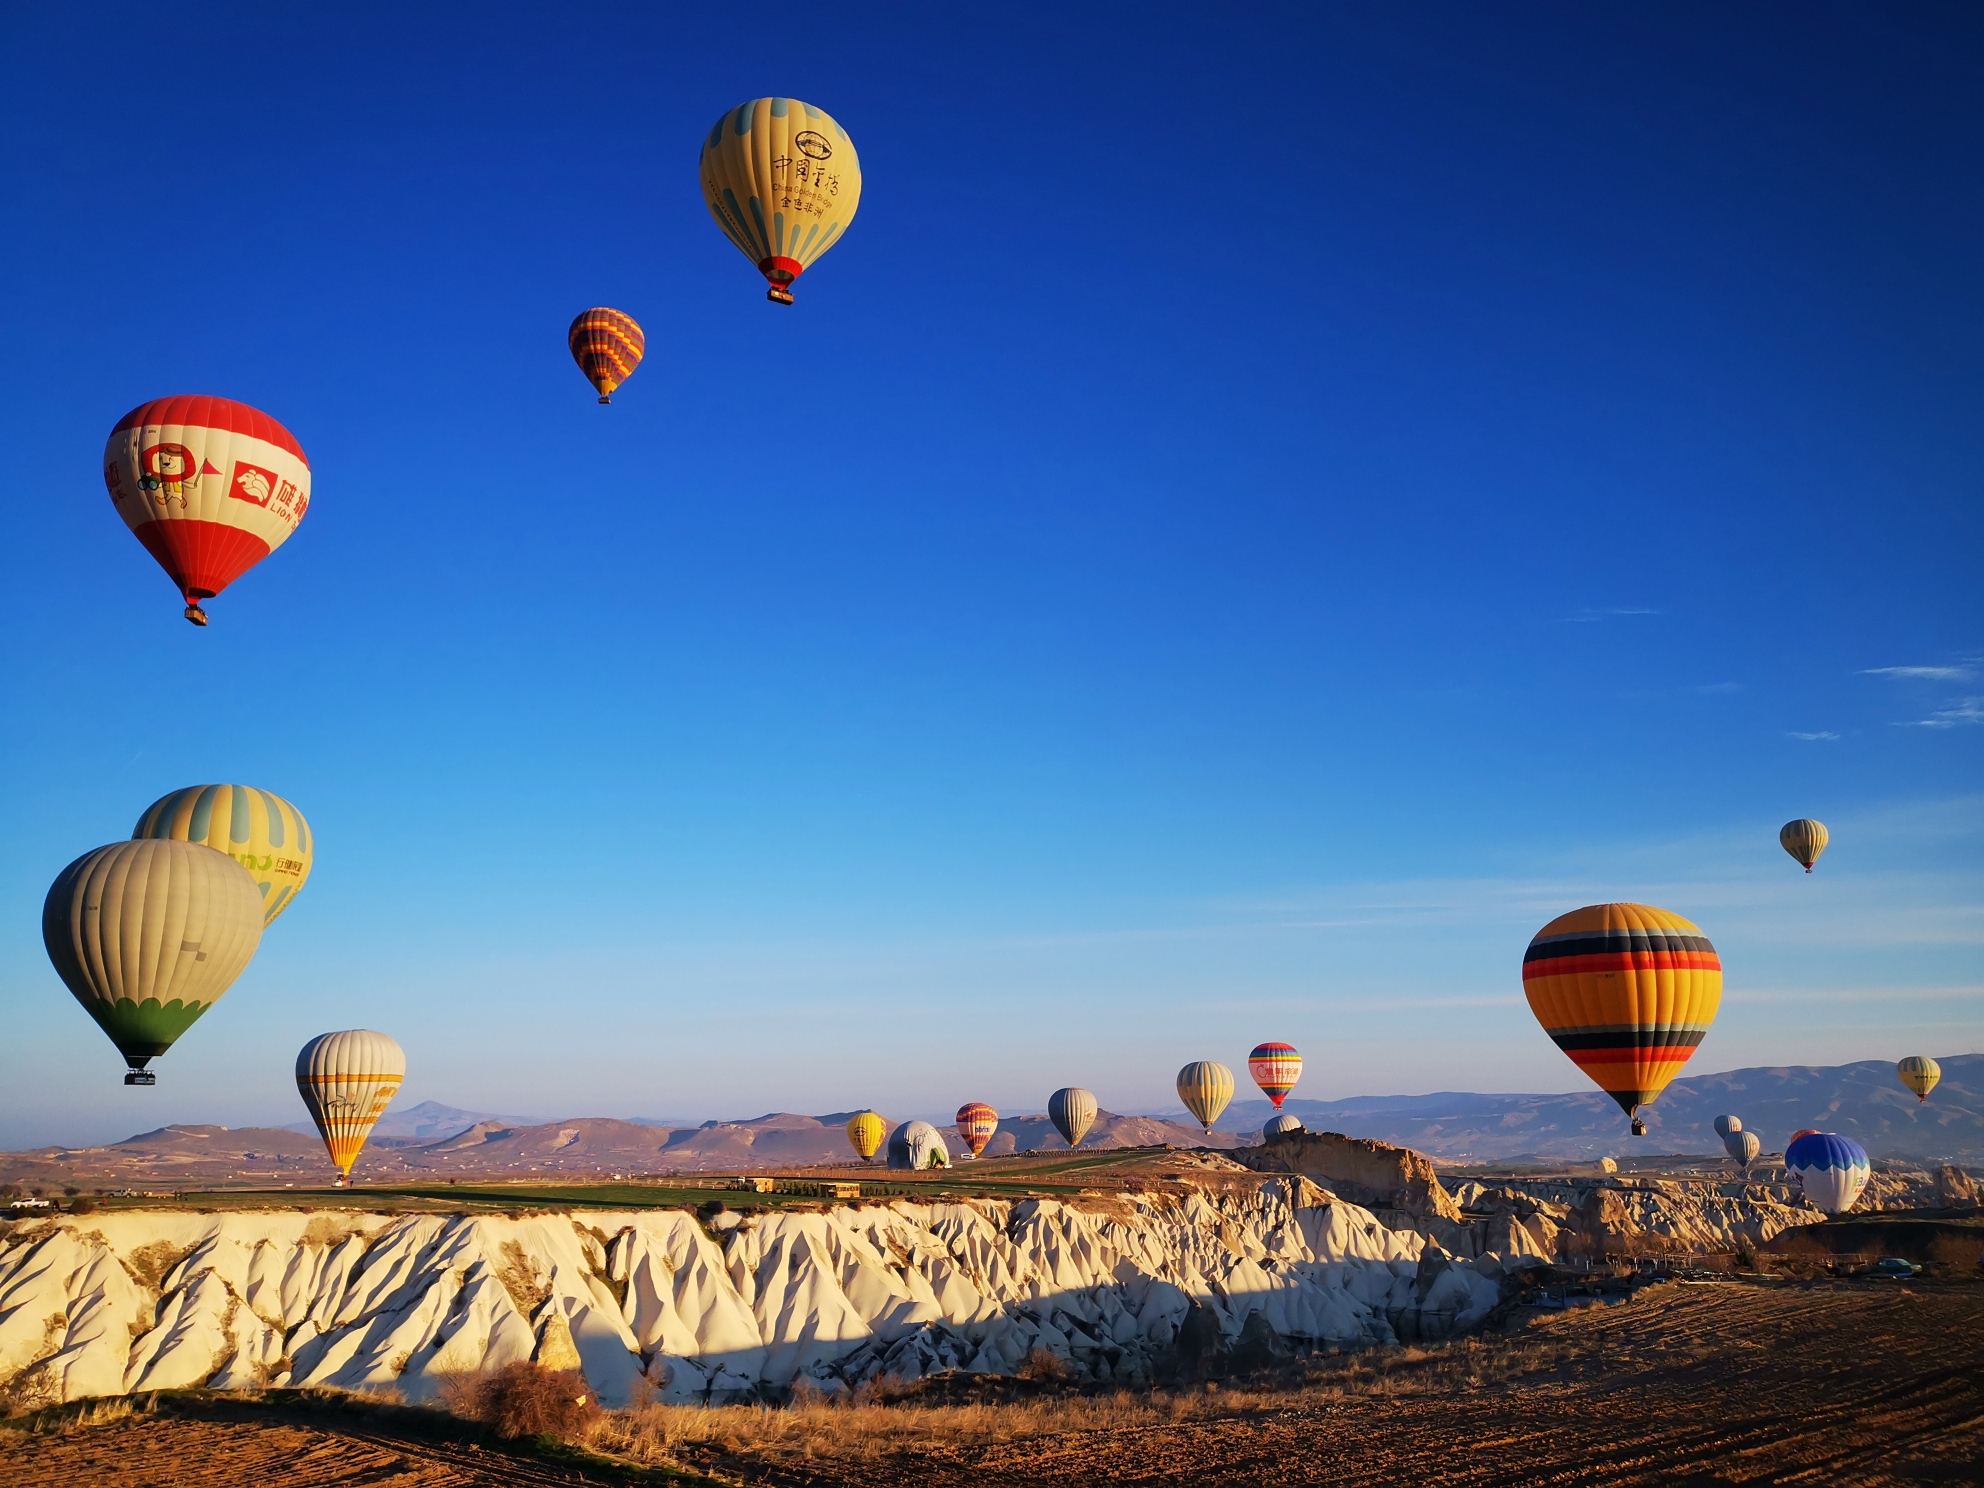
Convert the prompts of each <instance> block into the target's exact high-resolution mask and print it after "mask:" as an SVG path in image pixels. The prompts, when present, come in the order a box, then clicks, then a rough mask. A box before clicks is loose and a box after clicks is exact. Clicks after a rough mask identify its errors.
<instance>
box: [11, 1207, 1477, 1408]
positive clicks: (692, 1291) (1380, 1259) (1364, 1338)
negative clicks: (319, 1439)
mask: <svg viewBox="0 0 1984 1488" xmlns="http://www.w3.org/2000/svg"><path fill="white" fill-rule="evenodd" d="M15 1231H16V1232H15V1233H14V1234H12V1235H11V1236H9V1237H8V1238H7V1239H6V1240H5V1242H4V1248H0V1387H4V1388H5V1389H7V1390H8V1391H10V1392H11V1395H12V1398H13V1399H14V1400H15V1401H17V1402H20V1403H32V1402H38V1401H50V1402H52V1401H60V1400H71V1399H76V1398H78V1397H81V1396H91V1395H114V1394H118V1393H120V1392H125V1391H134V1390H152V1389H167V1388H174V1387H182V1386H188V1385H198V1384H207V1385H211V1386H213V1387H215V1388H219V1389H239V1388H251V1387H255V1386H260V1385H306V1384H323V1385H335V1386H340V1387H343V1388H347V1389H366V1388H379V1387H388V1386H389V1387H392V1388H395V1389H398V1390H400V1391H401V1392H403V1393H404V1394H405V1395H406V1396H407V1398H409V1399H412V1400H420V1399H424V1398H428V1397H430V1396H432V1395H433V1394H434V1393H436V1391H437V1390H438V1389H439V1387H440V1382H441V1381H442V1379H443V1378H445V1377H446V1376H448V1375H450V1374H455V1373H463V1372H473V1371H478V1370H485V1369H493V1368H497V1367H500V1366H501V1365H503V1364H505V1363H508V1362H509V1361H511V1360H514V1359H528V1358H536V1359H538V1360H539V1361H540V1362H543V1363H545V1364H547V1365H551V1366H553V1367H569V1365H570V1364H571V1363H572V1362H573V1360H574V1359H576V1360H577V1362H578V1363H579V1364H580V1366H581V1367H583V1369H584V1370H585V1374H586V1378H587V1380H588V1381H589V1382H590V1383H591V1385H592V1387H593V1389H594V1390H595V1391H596V1392H597V1393H598V1395H599V1396H600V1398H601V1400H602V1401H603V1402H604V1403H606V1404H608V1405H618V1404H624V1403H627V1402H629V1401H631V1400H633V1399H635V1398H636V1397H637V1396H638V1395H640V1394H643V1393H645V1392H647V1391H649V1390H652V1391H655V1392H658V1394H659V1396H660V1398H662V1399H666V1400H677V1401H686V1400H705V1399H719V1400H720V1399H736V1398H740V1397H742V1396H744V1395H746V1394H749V1393H752V1392H762V1391H763V1390H765V1389H768V1388H769V1389H772V1390H778V1389H782V1388H784V1387H786V1386H789V1385H790V1384H792V1383H793V1381H794V1380H796V1379H799V1378H801V1377H804V1378H806V1379H808V1380H809V1381H811V1382H813V1383H814V1384H816V1385H818V1386H819V1387H820V1388H822V1389H825V1390H828V1391H835V1390H839V1389H845V1388H847V1387H848V1386H849V1385H850V1384H852V1383H856V1382H859V1381H860V1380H862V1379H866V1378H870V1377H873V1376H876V1375H882V1374H892V1375H896V1376H899V1377H904V1378H915V1377H920V1376H922V1375H925V1374H929V1373H933V1372H937V1371H941V1370H945V1369H960V1370H967V1371H974V1372H987V1373H1007V1372H1010V1371H1011V1370H1012V1369H1013V1368H1014V1367H1015V1366H1016V1365H1017V1364H1018V1363H1019V1362H1020V1361H1021V1360H1022V1359H1024V1358H1025V1357H1026V1355H1027V1353H1028V1352H1029V1351H1030V1350H1032V1349H1035V1348H1048V1349H1051V1350H1053V1351H1054V1352H1055V1353H1057V1354H1059V1355H1061V1356H1062V1357H1064V1358H1066V1359H1068V1360H1069V1361H1070V1362H1071V1363H1072V1364H1073V1365H1074V1366H1075V1367H1076V1369H1077V1371H1078V1372H1079V1373H1081V1374H1082V1375H1083V1376H1085V1377H1088V1378H1093V1379H1119V1380H1136V1379H1147V1378H1150V1377H1151V1375H1152V1374H1153V1372H1154V1371H1158V1370H1161V1369H1162V1368H1163V1367H1164V1366H1165V1362H1166V1360H1167V1359H1168V1357H1169V1356H1170V1355H1171V1352H1172V1350H1173V1346H1174V1343H1175V1341H1176V1339H1177V1336H1178V1331H1179V1328H1180V1325H1181V1323H1182V1322H1183V1321H1184V1320H1185V1318H1186V1317H1187V1315H1188V1314H1189V1313H1190V1312H1191V1311H1192V1309H1193V1308H1194V1307H1195V1306H1196V1307H1201V1308H1204V1309H1205V1313H1204V1316H1205V1317H1207V1318H1209V1319H1211V1320H1212V1322H1213V1323H1214V1324H1215V1325H1216V1326H1217V1329H1218V1331H1219V1333H1220V1334H1221V1335H1222V1336H1223V1337H1224V1338H1226V1339H1227V1340H1229V1341H1231V1340H1233V1339H1235V1338H1237V1337H1238V1336H1239V1335H1240V1332H1241V1330H1242V1328H1243V1327H1245V1326H1246V1324H1247V1322H1248V1319H1249V1318H1250V1317H1251V1316H1252V1315H1253V1314H1255V1313H1259V1314H1261V1315H1262V1318H1263V1320H1264V1322H1265V1323H1266V1324H1267V1325H1268V1326H1269V1327H1270V1328H1271V1329H1273V1331H1274V1332H1275V1333H1277V1334H1279V1335H1281V1336H1282V1337H1283V1338H1286V1339H1289V1340H1291V1341H1293V1342H1295V1343H1297V1344H1298V1345H1303V1344H1307V1345H1323V1344H1336V1345H1355V1344H1362V1343H1380V1342H1391V1341H1393V1340H1394V1339H1396V1338H1397V1337H1399V1336H1401V1335H1404V1336H1409V1337H1428V1338H1436V1337H1443V1336H1445V1335H1446V1334H1447V1333H1448V1332H1451V1331H1453V1330H1455V1329H1457V1328H1463V1327H1466V1326H1468V1325H1469V1324H1471V1323H1472V1322H1474V1321H1476V1320H1478V1319H1479V1318H1480V1317H1481V1316H1483V1315H1484V1314H1485V1313H1486V1312H1487V1311H1488V1310H1489V1309H1490V1308H1491V1307H1492V1306H1493V1305H1494V1304H1495V1302H1496V1300H1497V1297H1498V1294H1497V1290H1496V1287H1495V1284H1494V1283H1493V1282H1492V1281H1490V1280H1489V1279H1488V1278H1486V1277H1484V1276H1482V1275H1480V1274H1478V1273H1477V1272H1476V1271H1474V1270H1472V1269H1470V1268H1468V1267H1466V1266H1462V1265H1455V1264H1450V1263H1449V1261H1448V1259H1447V1258H1446V1257H1445V1256H1443V1255H1441V1253H1440V1252H1439V1251H1438V1249H1437V1248H1436V1247H1431V1246H1428V1245H1427V1244H1426V1242H1425V1241H1424V1240H1422V1239H1421V1238H1420V1237H1419V1236H1418V1235H1416V1234H1412V1233H1401V1232H1396V1231H1393V1230H1389V1229H1386V1228H1385V1227H1384V1226H1382V1225H1380V1224H1379V1223H1378V1222H1377V1221H1376V1220H1375V1219H1374V1218H1373V1217H1372V1216H1371V1214H1370V1213H1369V1212H1368V1211H1366V1210H1363V1209H1360V1208H1358V1207H1356V1206H1355V1205H1352V1204H1347V1203H1343V1202H1339V1201H1332V1200H1331V1198H1330V1196H1329V1195H1328V1194H1326V1193H1323V1192H1322V1191H1320V1190H1318V1189H1316V1188H1315V1187H1314V1186H1313V1185H1309V1184H1304V1183H1302V1182H1301V1181H1300V1180H1296V1179H1286V1180H1277V1181H1273V1182H1269V1183H1266V1184H1263V1185H1262V1186H1261V1188H1260V1190H1259V1192H1258V1193H1256V1194H1252V1195H1247V1196H1244V1197H1233V1196H1218V1195H1205V1194H1199V1193H1193V1194H1190V1195H1187V1196H1184V1197H1182V1198H1181V1197H1178V1196H1161V1195H1147V1196H1142V1197H1129V1198H1125V1199H1123V1200H1121V1201H1115V1202H1111V1203H1109V1204H1107V1205H1106V1206H1105V1207H1104V1208H1102V1209H1100V1210H1097V1209H1081V1208H1076V1207H1073V1206H1070V1205H1067V1204H1063V1203H1058V1202H1054V1201H1050V1200H1027V1201H1025V1202H1022V1203H1018V1204H1012V1203H1007V1202H1004V1201H989V1200H988V1201H974V1202H958V1203H941V1204H930V1205H921V1204H913V1203H909V1202H906V1201H898V1202H893V1203H890V1204H887V1205H885V1206H869V1207H860V1208H845V1207H842V1208H833V1209H829V1210H826V1211H825V1212H805V1213H802V1212H794V1211H787V1212H783V1213H772V1214H765V1215H759V1216H755V1217H749V1218H746V1217H741V1216H739V1215H736V1214H724V1215H719V1216H718V1217H717V1220H716V1222H715V1224H714V1226H713V1227H712V1228H710V1229H705V1227H704V1226H703V1225H702V1224H701V1223H700V1222H699V1221H698V1220H697V1219H696V1218H695V1216H693V1215H691V1214H689V1213H687V1212H685V1211H682V1210H651V1211H643V1212H634V1213H621V1214H581V1215H568V1214H558V1215H540V1216H536V1217H533V1218H525V1219H506V1218H500V1217H489V1216H479V1215H478V1216H474V1217H467V1216H460V1215H418V1216H408V1217H401V1218H389V1217H386V1216H383V1215H375V1214H360V1213H338V1214H321V1213H320V1214H316V1215H305V1214H300V1213H294V1212H288V1213H283V1212H277V1213H231V1214H217V1215H197V1214H178V1213H146V1212H142V1211H126V1212H121V1213H114V1214H102V1215H92V1216H90V1217H88V1218H87V1219H62V1220H49V1221H43V1222H39V1223H24V1224H20V1225H17V1226H16V1227H15ZM1422 1251H1423V1253H1424V1254H1423V1257H1422ZM1258 1326H1259V1325H1258V1324H1257V1325H1256V1328H1257V1329H1258ZM1204 1331H1205V1330H1204V1325H1203V1324H1201V1325H1200V1332H1201V1334H1203V1333H1204ZM643 1380H645V1381H646V1383H645V1384H643V1383H642V1381H643Z"/></svg>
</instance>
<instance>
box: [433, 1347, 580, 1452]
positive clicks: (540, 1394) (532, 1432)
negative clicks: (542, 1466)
mask: <svg viewBox="0 0 1984 1488" xmlns="http://www.w3.org/2000/svg"><path fill="white" fill-rule="evenodd" d="M441 1400H442V1403H443V1404H444V1405H445V1406H446V1407H447V1408H448V1409H449V1410H450V1411H452V1412H453V1413H454V1414H455V1415H458V1416H466V1417H467V1418H468V1419H470V1420H473V1421H480V1422H481V1423H482V1424H483V1425H485V1426H487V1427H488V1428H489V1429H490V1430H491V1431H493V1432H495V1433H496V1434H497V1435H498V1436H500V1437H502V1438H503V1439H504V1440H506V1441H515V1440H517V1439H518V1438H519V1437H548V1438H549V1439H550V1440H552V1441H560V1442H576V1441H578V1440H580V1439H581V1438H583V1437H585V1436H587V1435H589V1434H590V1433H591V1431H592V1429H593V1427H594V1426H595V1424H596V1423H597V1422H598V1420H599V1403H598V1401H596V1400H595V1399H594V1398H593V1393H592V1388H591V1386H589V1385H588V1384H587V1383H586V1381H585V1376H584V1375H582V1374H580V1373H579V1372H578V1371H577V1370H576V1369H569V1370H557V1369H546V1368H545V1367H544V1366H543V1365H542V1364H532V1363H528V1362H526V1361H523V1360H519V1361H517V1362H516V1363H514V1364H506V1365H504V1366H503V1367H502V1368H501V1369H498V1370H496V1371H495V1372H494V1373H493V1374H477V1375H456V1376H454V1377H453V1378H451V1379H449V1380H447V1381H446V1382H445V1383H444V1384H443V1386H442V1390H441Z"/></svg>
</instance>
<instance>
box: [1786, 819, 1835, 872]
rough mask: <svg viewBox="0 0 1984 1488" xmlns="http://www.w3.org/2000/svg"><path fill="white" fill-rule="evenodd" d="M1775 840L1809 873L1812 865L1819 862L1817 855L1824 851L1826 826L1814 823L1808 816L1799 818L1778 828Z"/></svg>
mask: <svg viewBox="0 0 1984 1488" xmlns="http://www.w3.org/2000/svg"><path fill="white" fill-rule="evenodd" d="M1777 840H1778V841H1779V842H1780V843H1782V844H1783V846H1784V850H1785V851H1786V852H1788V853H1790V854H1791V856H1792V857H1794V858H1796V859H1797V860H1798V861H1799V862H1801V863H1803V864H1804V865H1805V871H1806V872H1807V873H1810V872H1811V871H1812V865H1813V864H1814V863H1816V862H1818V860H1819V854H1820V853H1822V852H1824V851H1825V850H1826V824H1825V823H1824V822H1815V821H1813V820H1812V819H1811V818H1810V817H1809V816H1801V817H1799V818H1798V820H1796V821H1788V822H1786V823H1785V824H1784V825H1783V826H1781V827H1779V828H1778V829H1777Z"/></svg>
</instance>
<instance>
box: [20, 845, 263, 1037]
mask: <svg viewBox="0 0 1984 1488" xmlns="http://www.w3.org/2000/svg"><path fill="white" fill-rule="evenodd" d="M41 937H42V943H43V945H44V946H46V947H47V950H48V959H49V961H50V962H51V963H52V964H53V965H54V967H55V974H56V975H57V976H59V977H61V978H62V981H63V984H64V985H65V986H67V987H68V989H69V991H70V992H71V993H72V994H74V996H75V999H76V1001H78V1002H80V1003H81V1004H82V1005H83V1007H84V1008H85V1009H86V1010H87V1011H88V1012H89V1015H90V1016H91V1017H92V1018H94V1019H96V1021H97V1024H98V1026H99V1027H101V1028H102V1029H103V1031H104V1032H105V1033H107V1034H109V1035H110V1038H111V1041H112V1042H113V1043H115V1044H116V1045H117V1048H118V1051H119V1052H120V1053H122V1054H123V1055H124V1060H125V1063H127V1064H129V1065H130V1066H131V1067H132V1068H133V1069H143V1068H144V1066H145V1061H146V1060H148V1059H150V1058H152V1057H154V1056H156V1055H159V1054H163V1053H164V1052H165V1051H166V1050H167V1049H169V1048H170V1047H171V1046H172V1044H173V1041H174V1040H175V1039H177V1038H178V1037H179V1036H180V1035H181V1034H182V1033H184V1032H185V1031H186V1030H187V1029H188V1028H189V1027H191V1026H192V1024H193V1022H194V1020H195V1019H197V1018H198V1017H199V1016H200V1015H201V1014H202V1013H204V1012H205V1011H206V1010H207V1009H208V1008H210V1007H212V1006H213V1005H214V1003H216V1002H217V1001H219V1000H220V996H221V994H222V993H224V992H226V991H227V989H228V988H229V987H230V986H232V985H233V984H234V979H235V978H236V977H238V976H240V975H241V973H242V971H243V970H244V969H246V967H247V965H248V963H249V961H250V960H251V959H253V957H254V955H255V948H256V947H257V946H258V945H260V944H261V941H262V895H261V891H260V890H259V889H257V888H256V886H255V880H254V879H252V878H250V877H249V876H248V870H247V869H245V868H243V867H242V866H241V865H240V864H239V863H237V862H235V861H234V860H233V859H232V858H230V857H228V856H227V855H226V854H224V853H217V852H215V851H214V850H213V849H212V848H210V847H203V846H200V845H199V844H197V843H191V842H172V841H158V840H145V841H130V842H113V843H111V844H110V845H109V846H108V847H100V848H98V849H97V850H96V851H95V852H91V853H85V854H83V856H82V857H80V858H78V859H76V861H75V862H73V863H71V864H70V865H69V866H68V867H67V868H64V869H63V870H62V872H61V873H60V874H59V875H57V877H56V879H55V882H54V883H53V884H52V885H51V886H50V887H49V890H48V897H47V898H46V899H45V900H44V901H43V902H42V910H41Z"/></svg>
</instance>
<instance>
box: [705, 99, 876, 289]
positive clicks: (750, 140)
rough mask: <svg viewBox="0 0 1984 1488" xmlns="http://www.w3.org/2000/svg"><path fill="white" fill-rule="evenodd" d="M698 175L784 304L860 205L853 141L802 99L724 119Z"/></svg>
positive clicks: (714, 209)
mask: <svg viewBox="0 0 1984 1488" xmlns="http://www.w3.org/2000/svg"><path fill="white" fill-rule="evenodd" d="M696 173H697V175H698V176H699V177H700V178H701V180H702V187H703V204H704V205H705V206H707V207H708V208H709V209H710V216H712V217H714V218H715V219H716V225H717V226H718V227H720V228H722V229H723V235H724V236H725V237H727V238H729V239H730V241H731V242H732V243H734V244H735V245H736V246H737V250H738V252H740V253H742V254H743V255H744V256H745V257H746V258H748V259H750V260H751V262H752V263H754V264H756V265H757V266H758V272H759V273H761V274H763V275H764V276H765V280H766V282H767V283H768V284H770V285H771V289H770V290H769V291H768V292H767V293H766V295H765V298H766V299H768V300H774V301H776V302H777V303H779V304H781V305H790V304H791V303H792V281H793V280H795V279H797V278H798V277H799V276H800V275H801V274H803V273H805V272H806V270H807V269H808V268H809V267H811V266H812V264H813V261H814V260H815V259H817V258H819V256H820V255H821V254H822V253H825V252H826V251H827V250H828V249H829V248H831V247H832V246H833V245H834V244H835V243H836V242H838V241H839V239H840V235H841V233H842V232H844V231H845V230H846V228H847V225H848V223H850V222H852V221H853V220H854V209H855V208H856V207H858V206H860V205H861V162H860V161H859V160H858V159H857V158H856V157H855V154H854V141H853V140H851V139H849V138H848V137H847V131H846V130H844V129H842V128H841V127H840V125H838V124H836V123H835V122H834V121H833V120H832V119H831V118H830V117H828V115H827V114H826V112H825V111H824V110H822V109H817V108H814V107H813V105H812V104H810V103H801V102H800V101H799V100H798V99H796V98H754V99H752V100H751V101H750V102H749V103H746V104H741V105H739V106H738V107H737V108H734V109H732V110H731V111H730V112H729V113H727V114H725V115H724V116H723V117H722V118H721V119H718V120H717V121H716V124H715V126H714V127H712V128H711V130H710V132H709V133H708V134H707V135H705V136H704V137H703V153H702V159H701V160H700V161H699V162H698V163H697V167H696Z"/></svg>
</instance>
